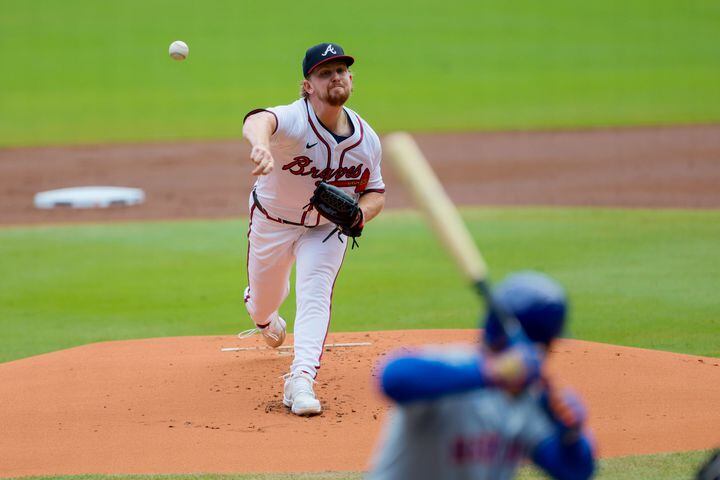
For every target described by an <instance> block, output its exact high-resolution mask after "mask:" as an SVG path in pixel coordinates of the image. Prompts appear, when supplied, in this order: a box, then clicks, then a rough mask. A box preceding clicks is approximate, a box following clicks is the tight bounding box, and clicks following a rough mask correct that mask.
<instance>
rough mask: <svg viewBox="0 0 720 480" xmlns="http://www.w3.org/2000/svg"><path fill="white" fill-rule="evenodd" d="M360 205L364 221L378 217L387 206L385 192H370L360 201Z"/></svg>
mask: <svg viewBox="0 0 720 480" xmlns="http://www.w3.org/2000/svg"><path fill="white" fill-rule="evenodd" d="M358 206H359V207H360V210H362V213H363V221H364V222H365V223H367V222H369V221H370V220H372V219H373V218H375V217H377V216H378V215H379V214H380V212H382V209H383V208H384V207H385V194H384V193H380V192H368V193H366V194H365V195H363V196H362V197H360V201H359V202H358Z"/></svg>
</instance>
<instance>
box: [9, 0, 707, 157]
mask: <svg viewBox="0 0 720 480" xmlns="http://www.w3.org/2000/svg"><path fill="white" fill-rule="evenodd" d="M176 39H183V40H185V41H187V42H188V44H189V45H190V58H189V59H188V60H187V61H186V62H183V63H179V62H174V61H172V60H171V59H170V58H169V57H168V55H167V47H168V45H169V44H170V42H171V41H172V40H176ZM326 40H331V41H337V42H339V43H341V44H342V45H343V46H345V48H346V50H347V51H348V53H351V54H353V55H355V56H356V57H357V63H356V65H355V67H354V72H355V80H356V82H355V86H356V88H355V95H354V98H353V100H352V102H351V104H352V106H353V107H355V108H357V109H358V111H360V112H361V113H363V114H364V115H365V116H366V118H367V119H368V120H369V121H370V122H371V123H372V124H373V125H374V126H375V127H377V129H378V130H380V131H388V130H391V129H398V128H399V129H411V130H425V131H457V130H476V129H505V128H513V129H515V128H555V127H570V128H576V127H583V126H599V125H636V124H659V123H660V124H665V123H697V122H717V121H719V120H720V89H718V88H717V85H718V84H720V4H718V3H717V2H714V1H712V0H694V1H692V2H677V1H674V0H656V1H652V2H651V1H648V0H629V1H622V2H620V1H617V0H610V1H597V0H596V1H589V2H576V1H572V0H562V1H557V0H555V1H548V2H535V1H532V0H518V1H513V2H500V1H476V0H461V1H453V2H450V3H448V2H435V1H431V0H419V1H414V2H408V1H404V2H386V1H381V0H368V1H365V2H354V3H352V2H350V3H343V4H338V3H337V2H325V1H320V2H314V3H313V4H305V3H301V2H293V1H290V0H279V1H276V2H274V3H273V4H272V8H269V7H268V6H267V4H266V3H263V2H236V1H232V0H208V1H205V2H193V1H190V0H173V1H169V0H153V1H145V0H124V1H122V2H97V1H94V0H68V1H65V2H58V1H54V0H35V1H33V2H27V1H24V0H4V1H3V2H2V14H1V15H0V51H2V52H3V75H0V146H8V145H34V144H47V143H86V142H104V141H138V140H169V139H185V138H230V137H238V136H239V132H240V123H241V120H242V117H243V115H244V113H245V112H246V111H248V110H249V109H250V108H253V107H256V106H263V105H274V104H280V103H287V102H289V101H291V100H292V99H294V98H295V97H296V95H297V92H298V84H299V80H300V61H301V59H302V55H303V54H304V50H305V48H307V47H308V46H309V45H312V44H314V43H317V42H320V41H326Z"/></svg>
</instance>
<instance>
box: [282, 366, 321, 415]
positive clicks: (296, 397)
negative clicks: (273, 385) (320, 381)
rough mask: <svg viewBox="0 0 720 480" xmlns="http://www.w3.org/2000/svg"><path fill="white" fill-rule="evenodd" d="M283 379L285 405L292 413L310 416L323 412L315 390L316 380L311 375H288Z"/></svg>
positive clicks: (302, 373) (303, 373) (301, 373)
mask: <svg viewBox="0 0 720 480" xmlns="http://www.w3.org/2000/svg"><path fill="white" fill-rule="evenodd" d="M283 378H284V379H285V389H284V391H283V405H285V406H286V407H289V408H290V411H292V413H294V414H295V415H304V416H310V415H317V414H319V413H321V412H322V406H321V405H320V400H318V399H317V397H316V396H315V391H314V390H313V383H315V380H314V379H313V378H312V376H310V374H309V373H305V372H300V373H288V374H286V375H284V376H283Z"/></svg>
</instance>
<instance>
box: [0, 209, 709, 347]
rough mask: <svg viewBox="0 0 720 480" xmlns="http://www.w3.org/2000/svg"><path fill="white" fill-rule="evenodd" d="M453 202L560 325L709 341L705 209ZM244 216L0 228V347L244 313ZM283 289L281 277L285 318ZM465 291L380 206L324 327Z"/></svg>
mask: <svg viewBox="0 0 720 480" xmlns="http://www.w3.org/2000/svg"><path fill="white" fill-rule="evenodd" d="M461 212H462V215H463V217H464V218H465V220H466V221H467V223H468V226H469V229H470V231H471V234H472V235H473V236H474V238H475V240H476V242H477V244H478V245H479V247H480V249H481V251H482V252H483V255H484V257H485V258H486V259H487V262H488V265H489V266H490V273H491V277H492V279H493V280H495V281H499V280H500V279H502V277H503V276H504V275H505V274H506V273H508V272H511V271H516V270H521V269H536V270H541V271H544V272H547V273H548V274H550V275H552V276H553V277H555V278H557V279H558V280H559V281H560V282H561V283H562V284H564V285H565V286H566V288H567V290H568V292H569V296H570V299H571V308H572V310H571V323H570V328H569V332H568V335H569V336H571V337H575V338H578V339H582V340H591V341H597V342H603V343H611V344H619V345H627V346H635V347H643V348H651V349H660V350H668V351H674V352H682V353H690V354H697V355H706V356H716V357H717V356H720V350H718V349H719V348H720V347H719V345H720V341H718V332H719V331H720V297H718V295H717V292H718V291H720V278H719V277H718V276H717V272H718V271H720V250H719V249H718V248H717V239H718V238H720V211H681V210H668V211H663V210H609V209H558V208H464V209H461ZM246 232H247V224H246V221H245V220H220V221H188V222H176V221H172V222H156V223H152V222H139V223H117V224H112V225H83V226H80V225H73V226H64V227H58V226H53V227H43V226H35V227H31V228H13V229H4V230H0V258H2V262H0V286H1V287H2V288H0V331H2V332H3V336H2V339H0V361H9V360H13V359H18V358H22V357H26V356H30V355H35V354H39V353H44V352H49V351H53V350H59V349H63V348H68V347H72V346H77V345H82V344H86V343H91V342H98V341H107V340H122V339H132V338H148V337H167V336H181V335H232V334H235V333H237V332H238V331H240V330H243V329H245V328H249V326H250V324H251V322H250V320H249V319H248V316H247V313H246V312H245V310H244V307H243V303H242V292H243V289H244V287H245V281H246V272H245V255H246V254H245V249H246V248H247V243H246V236H245V235H246ZM294 302H295V298H294V291H292V290H291V294H290V297H289V298H288V300H287V301H286V302H285V304H284V305H283V307H282V309H281V313H282V315H283V317H284V318H286V319H288V321H289V324H290V326H292V323H293V319H294ZM480 307H481V305H480V303H479V301H478V299H477V298H476V296H475V295H474V293H473V291H472V290H471V289H470V288H469V287H468V286H467V285H465V283H464V281H463V280H462V278H461V276H460V275H459V274H458V272H457V271H456V269H455V266H454V264H453V263H452V261H451V260H450V258H449V257H448V255H447V254H446V253H445V252H444V251H443V250H442V249H441V247H440V246H439V245H438V243H437V242H436V241H435V239H434V238H433V237H432V235H431V233H430V231H429V229H428V228H427V227H426V226H425V224H424V223H423V222H422V220H421V218H420V217H419V215H418V214H417V213H414V212H408V211H397V212H393V211H389V212H386V213H385V214H383V215H381V216H380V217H379V218H378V219H377V220H375V221H373V222H372V224H371V225H369V226H368V228H367V229H366V230H365V231H364V232H363V237H362V238H361V248H360V249H355V250H352V251H350V252H348V254H347V256H346V260H345V264H344V266H343V271H342V272H341V274H340V276H339V278H338V281H337V284H336V288H335V293H334V302H333V318H332V328H333V331H336V332H339V331H367V330H384V329H391V330H397V329H423V328H474V327H476V326H477V325H478V318H479V313H480ZM30 332H32V334H29V333H30Z"/></svg>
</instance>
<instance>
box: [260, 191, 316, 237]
mask: <svg viewBox="0 0 720 480" xmlns="http://www.w3.org/2000/svg"><path fill="white" fill-rule="evenodd" d="M252 196H253V202H255V206H256V207H257V209H258V210H260V212H262V214H263V215H265V216H266V217H267V218H268V219H269V220H272V221H273V222H278V223H283V224H285V225H295V226H297V227H305V228H314V227H315V225H305V224H303V223H298V222H291V221H290V220H285V219H284V218H273V217H272V216H270V214H269V213H268V212H267V210H265V209H264V208H263V206H262V205H261V204H260V201H259V200H258V197H257V193H256V192H255V189H253V191H252Z"/></svg>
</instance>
